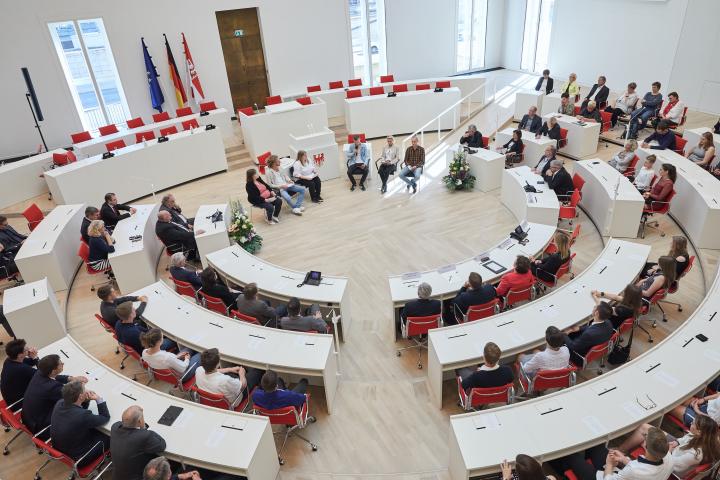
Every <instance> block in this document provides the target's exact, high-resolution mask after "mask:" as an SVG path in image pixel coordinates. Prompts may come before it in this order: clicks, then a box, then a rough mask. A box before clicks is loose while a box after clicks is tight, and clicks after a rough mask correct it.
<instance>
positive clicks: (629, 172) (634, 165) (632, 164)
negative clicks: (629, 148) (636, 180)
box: [623, 155, 640, 177]
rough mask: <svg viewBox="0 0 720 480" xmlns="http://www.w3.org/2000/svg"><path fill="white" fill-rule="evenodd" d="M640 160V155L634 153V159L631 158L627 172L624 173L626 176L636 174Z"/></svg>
mask: <svg viewBox="0 0 720 480" xmlns="http://www.w3.org/2000/svg"><path fill="white" fill-rule="evenodd" d="M639 160H640V157H638V156H637V155H634V156H633V158H632V160H630V165H628V168H627V170H625V173H623V175H625V176H626V177H629V176H631V175H635V169H636V168H637V163H638V161H639Z"/></svg>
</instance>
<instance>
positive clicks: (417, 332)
mask: <svg viewBox="0 0 720 480" xmlns="http://www.w3.org/2000/svg"><path fill="white" fill-rule="evenodd" d="M439 327H442V316H441V315H440V314H437V315H429V316H427V317H407V318H400V331H401V332H402V338H405V339H408V340H412V341H413V344H412V345H410V346H408V347H403V348H399V349H398V351H397V356H398V357H399V356H400V355H402V352H403V351H404V350H409V349H412V348H415V349H417V351H418V357H417V366H418V368H422V362H421V359H422V350H423V349H427V333H428V332H429V331H430V330H432V329H433V328H439ZM422 335H425V336H426V338H425V339H422V338H421V336H422Z"/></svg>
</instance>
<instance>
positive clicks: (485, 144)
mask: <svg viewBox="0 0 720 480" xmlns="http://www.w3.org/2000/svg"><path fill="white" fill-rule="evenodd" d="M482 145H483V148H488V145H490V137H482Z"/></svg>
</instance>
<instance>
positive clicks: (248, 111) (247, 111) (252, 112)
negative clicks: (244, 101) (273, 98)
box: [237, 107, 255, 123]
mask: <svg viewBox="0 0 720 480" xmlns="http://www.w3.org/2000/svg"><path fill="white" fill-rule="evenodd" d="M241 113H242V114H243V115H245V116H246V117H252V116H253V115H255V110H253V107H244V108H238V111H237V116H238V122H240V123H242V122H241V121H240V117H241V115H240V114H241Z"/></svg>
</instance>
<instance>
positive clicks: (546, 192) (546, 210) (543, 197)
mask: <svg viewBox="0 0 720 480" xmlns="http://www.w3.org/2000/svg"><path fill="white" fill-rule="evenodd" d="M538 182H542V177H541V176H540V175H536V174H534V173H533V172H532V170H530V167H528V166H522V167H515V168H509V169H505V170H504V171H503V178H502V193H501V194H500V201H501V202H502V203H503V205H505V206H506V207H507V208H508V210H510V211H511V212H512V213H513V215H515V218H517V219H518V221H522V220H525V219H527V221H528V222H531V223H542V224H544V225H552V226H556V225H557V222H558V214H559V212H560V202H558V199H557V195H555V192H554V191H553V190H552V189H550V188H548V186H547V184H546V183H544V182H543V183H541V184H540V183H538ZM528 184H529V185H532V186H533V187H535V188H536V189H537V190H538V193H530V192H526V191H525V190H524V188H525V186H526V185H528Z"/></svg>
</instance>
